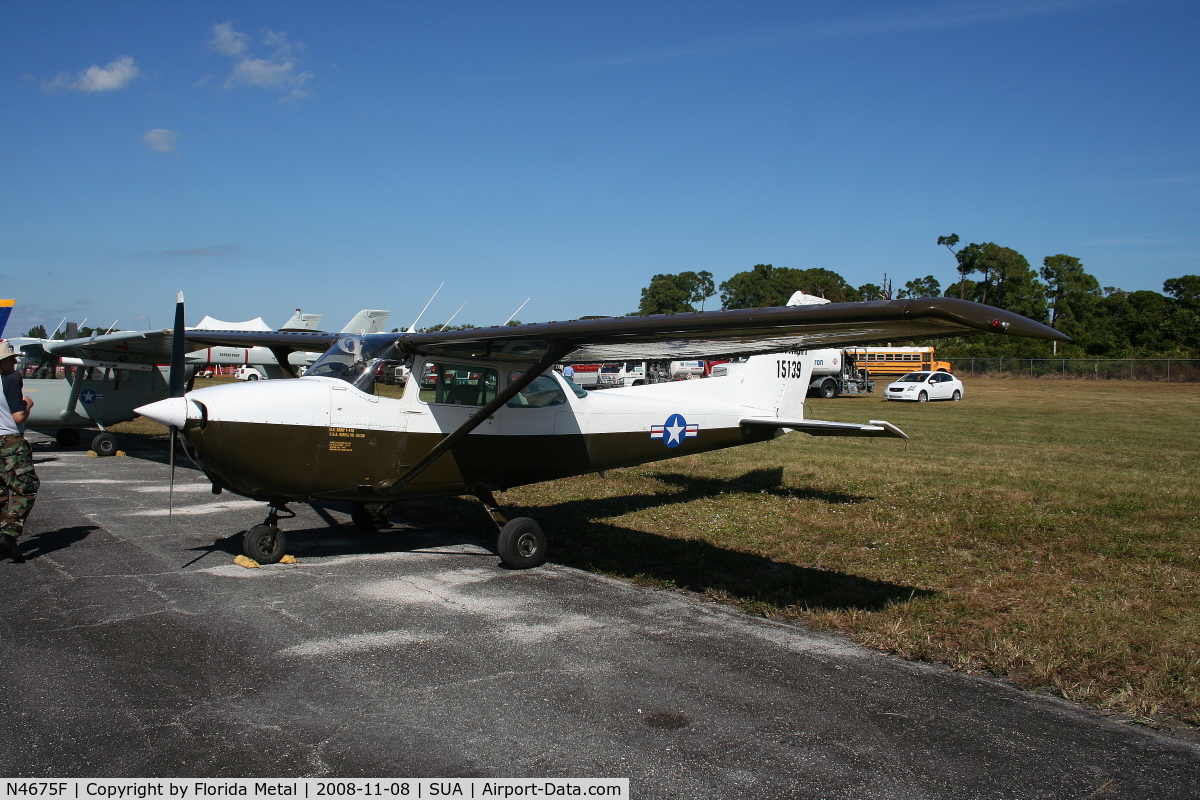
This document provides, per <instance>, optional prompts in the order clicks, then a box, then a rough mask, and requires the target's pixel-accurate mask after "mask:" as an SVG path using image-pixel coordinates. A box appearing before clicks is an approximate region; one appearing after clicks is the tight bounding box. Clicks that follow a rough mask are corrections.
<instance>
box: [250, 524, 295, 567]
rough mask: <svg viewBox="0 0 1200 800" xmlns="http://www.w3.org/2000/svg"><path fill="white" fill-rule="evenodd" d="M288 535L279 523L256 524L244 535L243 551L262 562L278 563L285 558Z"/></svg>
mask: <svg viewBox="0 0 1200 800" xmlns="http://www.w3.org/2000/svg"><path fill="white" fill-rule="evenodd" d="M286 546H287V537H286V536H284V534H283V531H281V530H279V526H278V525H268V524H266V523H265V522H264V523H263V524H262V525H255V526H254V527H253V528H251V529H250V530H248V531H246V534H245V535H244V536H243V537H242V552H243V553H245V554H246V556H247V557H248V558H253V559H254V560H255V561H257V562H258V563H260V564H278V563H279V559H281V558H283V548H284V547H286Z"/></svg>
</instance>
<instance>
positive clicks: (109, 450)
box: [92, 433, 117, 456]
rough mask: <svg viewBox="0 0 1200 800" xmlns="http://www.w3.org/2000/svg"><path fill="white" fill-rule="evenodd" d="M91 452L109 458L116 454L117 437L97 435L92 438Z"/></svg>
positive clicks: (108, 434)
mask: <svg viewBox="0 0 1200 800" xmlns="http://www.w3.org/2000/svg"><path fill="white" fill-rule="evenodd" d="M92 450H94V451H95V452H96V455H98V456H111V455H113V454H114V453H116V452H117V437H115V436H113V435H112V434H111V433H97V434H96V435H95V436H93V437H92Z"/></svg>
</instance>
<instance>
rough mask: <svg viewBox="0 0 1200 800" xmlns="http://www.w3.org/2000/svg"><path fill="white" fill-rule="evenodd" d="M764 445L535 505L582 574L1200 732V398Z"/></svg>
mask: <svg viewBox="0 0 1200 800" xmlns="http://www.w3.org/2000/svg"><path fill="white" fill-rule="evenodd" d="M966 389H967V398H966V399H965V400H964V401H963V402H961V403H951V402H940V403H923V404H917V403H887V402H885V401H883V400H882V399H880V398H879V397H878V396H877V395H871V396H867V397H862V398H851V397H847V398H839V399H836V400H813V399H810V400H809V401H808V412H807V415H808V416H810V417H814V418H818V419H831V420H841V421H848V422H865V421H866V420H868V419H886V420H888V421H890V422H893V423H895V424H897V425H899V426H900V427H901V429H903V430H904V431H905V432H907V433H908V434H909V435H910V436H911V437H912V440H911V441H909V442H901V441H896V440H855V439H838V438H827V439H816V438H812V437H808V436H804V435H801V434H789V435H787V436H785V437H783V438H781V439H777V440H775V441H773V442H768V443H764V444H760V445H751V446H747V447H740V448H734V449H731V450H725V451H721V452H718V453H711V454H706V455H700V456H690V457H686V458H681V459H676V460H673V461H666V462H659V463H657V464H652V465H647V466H643V467H638V468H632V469H627V470H621V471H619V472H614V473H609V475H608V477H607V479H605V478H601V477H599V476H596V475H591V476H585V477H580V478H575V479H571V480H566V481H559V482H556V483H550V484H544V485H539V486H531V487H525V488H522V489H519V490H515V491H513V492H511V493H509V494H507V495H505V496H503V497H502V500H503V501H509V502H516V503H517V504H519V505H521V506H522V507H523V509H524V511H525V512H526V513H528V514H529V515H530V516H533V517H535V518H536V519H539V520H540V521H541V522H542V524H543V527H545V528H546V529H547V530H548V531H551V532H552V534H553V537H554V538H553V539H552V546H553V548H554V549H553V550H552V554H551V557H552V558H553V559H554V560H556V561H560V562H563V563H568V564H572V565H575V566H580V567H584V568H587V569H592V570H596V571H599V572H603V573H607V574H612V575H620V576H625V577H629V578H634V579H636V580H640V581H646V582H650V583H656V584H662V585H670V586H676V587H679V588H684V589H688V590H692V591H696V592H701V593H704V594H706V595H708V596H710V597H712V598H714V599H717V600H722V601H728V602H732V603H737V604H739V605H741V606H742V607H743V608H745V609H746V610H747V611H750V612H753V613H760V614H765V615H768V616H772V617H790V618H796V619H799V620H801V621H803V622H805V623H807V624H809V625H811V626H814V627H818V628H825V629H837V630H839V631H843V632H845V633H847V634H849V635H850V636H852V637H854V638H855V639H857V640H859V641H861V642H863V643H865V644H867V645H870V646H872V647H876V648H880V649H883V650H888V651H891V652H895V653H899V654H901V655H903V656H905V657H907V658H914V659H925V660H930V661H938V662H943V663H946V664H949V665H951V666H953V667H955V668H960V669H966V670H982V671H988V672H991V673H994V674H996V675H999V676H1002V677H1007V678H1010V679H1012V680H1014V681H1016V682H1017V683H1018V684H1020V685H1022V686H1025V687H1028V688H1043V689H1048V690H1051V691H1056V692H1060V693H1061V694H1062V695H1064V696H1066V697H1068V698H1070V699H1072V700H1076V701H1079V702H1083V703H1086V704H1089V705H1092V706H1095V707H1099V708H1105V709H1111V710H1114V711H1121V712H1124V713H1128V714H1132V715H1135V716H1138V717H1143V718H1151V717H1175V718H1177V719H1182V720H1186V721H1188V722H1191V723H1193V724H1200V574H1198V573H1200V387H1198V386H1197V385H1195V384H1158V383H1135V382H1091V381H1063V380H1021V379H1007V380H1006V379H976V380H972V381H969V382H968V383H967V387H966Z"/></svg>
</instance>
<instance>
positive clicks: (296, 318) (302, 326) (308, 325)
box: [279, 308, 323, 331]
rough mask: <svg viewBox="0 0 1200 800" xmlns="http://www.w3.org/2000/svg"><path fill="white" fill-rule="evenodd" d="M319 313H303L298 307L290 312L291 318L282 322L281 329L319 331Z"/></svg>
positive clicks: (320, 318)
mask: <svg viewBox="0 0 1200 800" xmlns="http://www.w3.org/2000/svg"><path fill="white" fill-rule="evenodd" d="M322 319H323V316H322V315H321V314H305V313H304V312H303V311H301V310H300V309H298V308H297V309H296V313H295V314H292V318H291V319H289V320H288V321H287V322H285V323H283V327H281V328H280V329H279V330H281V331H319V330H321V320H322Z"/></svg>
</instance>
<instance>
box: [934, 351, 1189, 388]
mask: <svg viewBox="0 0 1200 800" xmlns="http://www.w3.org/2000/svg"><path fill="white" fill-rule="evenodd" d="M950 361H951V363H952V364H953V365H954V372H955V373H958V374H960V375H1013V376H1018V375H1019V376H1023V377H1027V378H1088V379H1092V380H1124V381H1169V382H1172V383H1196V382H1200V359H1195V358H974V357H971V358H954V359H950Z"/></svg>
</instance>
